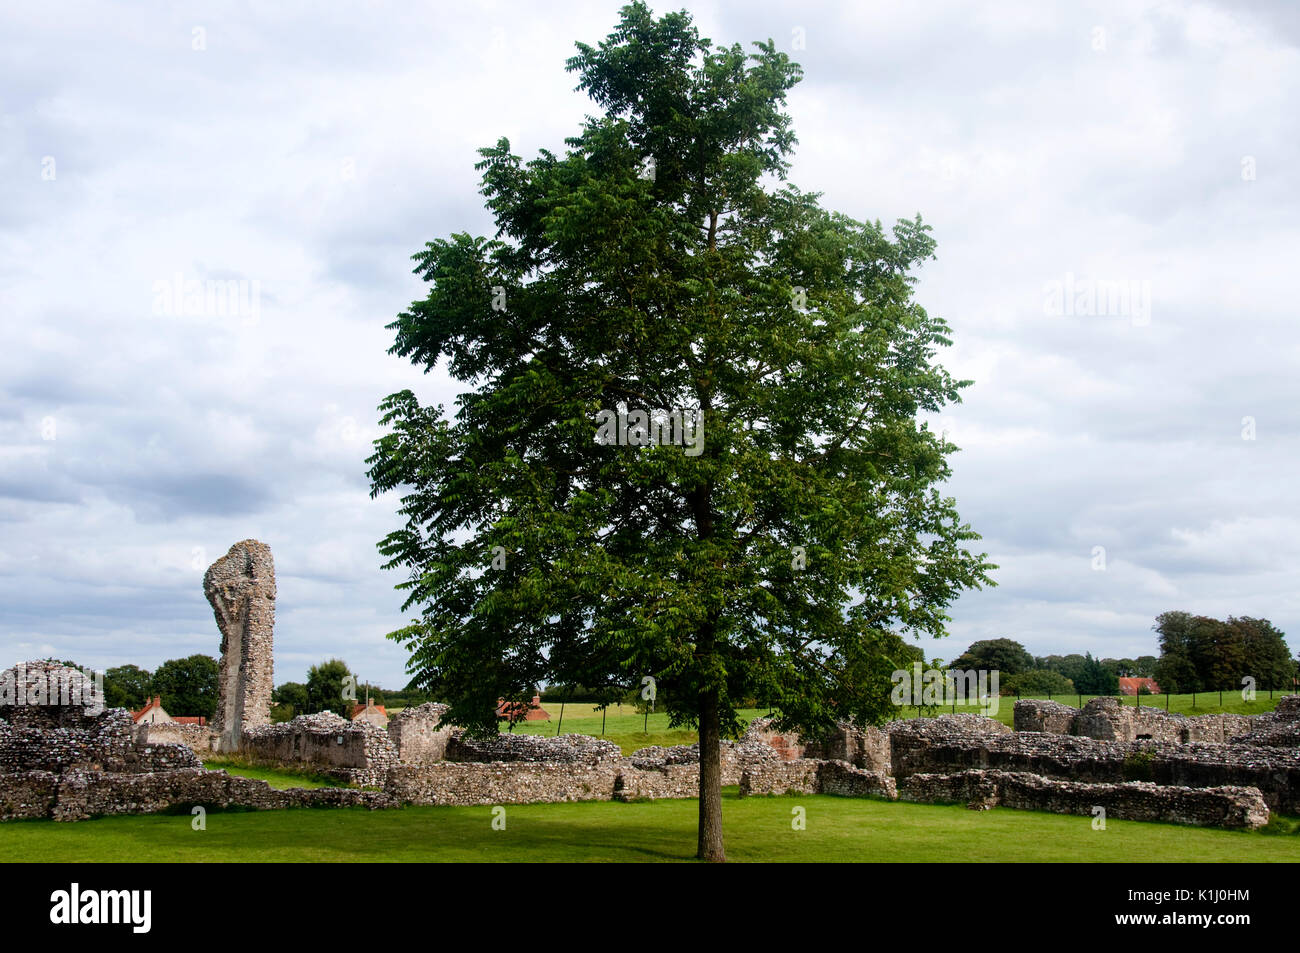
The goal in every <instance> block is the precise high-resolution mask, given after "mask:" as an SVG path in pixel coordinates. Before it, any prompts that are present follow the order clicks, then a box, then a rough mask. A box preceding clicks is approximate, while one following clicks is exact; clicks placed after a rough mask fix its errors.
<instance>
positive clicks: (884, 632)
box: [367, 3, 994, 861]
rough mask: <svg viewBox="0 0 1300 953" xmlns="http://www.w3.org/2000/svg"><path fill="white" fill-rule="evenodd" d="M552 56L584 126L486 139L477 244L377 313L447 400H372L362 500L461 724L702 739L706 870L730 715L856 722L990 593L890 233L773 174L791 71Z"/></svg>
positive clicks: (952, 397)
mask: <svg viewBox="0 0 1300 953" xmlns="http://www.w3.org/2000/svg"><path fill="white" fill-rule="evenodd" d="M577 46H578V54H577V55H576V56H574V57H573V58H572V59H570V60H569V62H568V64H567V65H568V69H569V70H570V71H572V72H575V73H576V74H577V75H578V77H579V84H578V88H579V89H581V90H585V91H586V92H587V93H588V94H589V95H590V97H591V98H592V100H593V101H594V102H595V104H596V106H597V107H598V108H599V114H598V115H596V116H594V117H589V118H588V119H587V121H586V122H585V123H584V125H583V127H582V130H581V133H580V135H578V136H576V137H575V138H571V139H569V140H567V149H566V151H565V153H564V154H563V155H556V154H553V153H552V152H550V151H546V150H543V151H541V153H540V155H539V156H538V157H537V158H535V159H532V160H530V161H528V162H524V161H523V160H522V159H521V158H520V157H518V156H516V155H514V154H512V152H511V150H510V144H509V142H507V141H506V140H505V139H502V140H499V141H498V143H497V144H496V145H495V146H493V147H491V148H486V149H483V150H481V155H482V161H481V162H480V163H479V166H478V168H479V169H480V170H481V172H482V174H483V187H482V191H483V193H484V195H485V196H486V200H487V206H488V208H489V209H490V210H491V212H492V213H493V215H494V216H495V219H496V224H497V226H498V232H497V234H496V236H495V237H494V238H492V239H487V238H484V237H475V236H471V235H468V234H453V235H451V236H450V237H449V238H445V239H438V240H436V241H432V242H430V243H428V245H427V246H426V248H425V250H424V251H422V252H420V253H418V254H417V255H416V256H414V257H415V260H416V261H417V269H416V271H417V273H419V274H420V275H422V276H423V278H424V279H425V280H426V281H427V282H429V283H430V285H431V288H430V290H429V294H428V296H427V298H425V299H423V300H420V301H417V302H415V303H413V304H412V305H411V307H410V310H408V311H406V312H404V313H403V314H401V315H400V316H399V317H398V319H397V320H396V321H395V322H394V323H393V324H391V325H390V328H392V329H393V330H394V331H395V332H396V342H395V344H394V345H393V347H392V349H391V351H392V353H395V354H398V355H401V356H403V357H408V358H410V359H411V360H412V362H414V363H415V364H416V365H418V366H420V367H423V368H425V369H426V370H428V369H432V368H433V367H434V366H435V365H436V364H437V363H438V362H439V361H440V360H442V361H445V362H446V363H445V369H446V371H447V372H448V373H449V374H450V375H451V376H453V377H454V378H456V379H457V380H459V381H461V382H463V383H464V384H465V385H466V388H467V389H466V390H465V392H463V393H461V394H460V395H459V397H458V401H457V403H458V408H457V410H456V412H455V413H454V414H448V413H446V412H444V409H443V408H442V407H441V406H438V407H430V406H422V405H421V404H420V403H419V401H418V400H417V399H416V396H415V395H414V394H413V393H412V392H411V391H409V390H408V391H401V392H399V393H395V394H393V395H391V396H389V397H388V398H387V399H386V400H385V401H384V402H383V403H382V404H381V405H380V408H381V411H382V412H383V418H382V422H383V424H384V425H385V426H386V427H387V428H389V429H388V432H387V433H386V434H385V435H384V436H383V437H382V438H380V439H379V440H378V441H376V447H375V453H374V454H373V455H372V456H371V457H370V458H369V459H368V461H367V463H368V464H369V465H370V470H369V475H370V478H371V481H372V492H373V493H374V494H379V493H383V492H385V491H389V490H396V489H399V488H400V489H401V491H402V493H403V495H402V497H401V506H400V513H401V514H402V516H403V517H404V519H405V525H404V526H403V527H402V528H400V529H398V530H396V531H394V532H393V533H391V534H389V535H388V536H387V537H386V538H385V539H384V540H383V542H382V543H381V544H380V550H381V552H382V553H383V554H384V555H385V556H386V557H387V566H388V567H390V568H398V567H401V568H405V569H407V570H408V571H409V578H407V579H406V580H405V581H404V582H402V583H401V584H400V586H399V588H400V589H404V590H405V591H406V593H407V599H406V602H405V607H406V608H410V607H415V606H418V607H420V609H421V614H420V617H419V618H418V619H415V620H413V621H412V623H411V624H410V625H409V626H407V627H405V628H403V629H401V630H399V631H397V632H394V633H392V637H393V638H394V639H396V640H398V641H399V642H402V643H404V644H406V645H408V646H409V648H410V650H411V658H410V662H409V668H408V670H409V671H410V672H411V673H412V675H413V676H414V681H413V684H416V685H418V686H419V687H421V688H424V689H426V690H430V691H434V690H436V691H437V693H438V694H439V695H441V696H443V697H444V698H445V699H446V700H447V701H448V702H449V703H450V705H451V710H450V712H449V714H448V718H449V720H452V721H455V722H457V723H459V724H462V725H465V726H467V727H468V728H470V729H471V730H475V731H482V732H494V731H496V730H497V719H496V717H495V714H494V710H495V703H496V701H497V698H498V696H503V697H507V698H514V699H522V698H524V697H525V695H526V692H527V691H528V690H529V688H530V687H531V686H532V685H534V684H536V683H541V682H545V683H559V684H571V683H572V684H583V685H608V684H611V683H618V684H620V685H623V686H628V687H633V686H641V685H644V687H643V689H642V690H643V691H648V690H650V689H651V688H653V689H654V690H655V692H656V697H657V707H658V708H659V709H660V710H666V711H667V712H668V713H669V715H670V717H671V719H672V721H673V723H674V724H680V725H690V726H696V727H697V728H698V730H699V737H700V755H701V766H700V786H699V794H700V798H699V805H700V808H699V810H700V815H699V819H700V823H699V841H698V852H699V856H700V857H701V858H704V859H707V860H715V861H716V860H723V859H725V853H724V849H723V841H722V807H721V764H720V750H721V749H720V744H721V740H722V738H724V737H726V736H733V735H735V734H736V733H737V732H739V731H740V730H741V728H742V725H741V723H740V720H739V719H738V717H737V707H738V706H739V705H740V703H741V702H742V701H743V699H745V698H746V697H751V698H753V697H757V698H764V699H770V700H771V701H772V703H773V704H775V705H776V707H777V709H778V711H779V712H780V717H781V720H782V722H783V724H784V725H786V726H789V727H796V726H797V727H800V728H802V729H804V730H806V731H808V732H810V733H814V734H815V733H821V732H824V731H826V730H828V727H829V726H830V725H832V724H833V723H834V721H835V720H836V719H837V718H848V719H852V720H854V721H857V722H859V723H862V724H865V723H869V722H877V721H880V720H882V719H884V718H885V717H887V716H888V714H890V713H891V712H892V708H891V707H890V700H889V694H890V690H891V688H892V685H891V682H890V673H891V672H892V671H893V670H894V669H897V668H902V667H904V666H905V665H906V662H907V661H908V658H907V656H906V653H905V652H904V649H905V643H904V642H903V641H902V639H901V636H903V635H914V636H917V637H919V636H920V635H921V634H928V635H933V636H940V635H943V634H945V628H944V626H945V623H946V621H947V620H948V616H947V615H946V612H945V610H946V608H947V606H948V605H950V604H951V602H952V600H953V599H955V598H956V596H957V595H958V594H959V593H960V591H961V590H962V589H964V588H969V587H978V586H980V585H983V584H986V583H988V582H989V579H988V576H987V571H988V570H989V569H991V568H994V567H992V566H991V565H990V564H988V563H987V562H986V560H985V558H984V556H983V555H976V554H973V553H971V552H970V551H968V549H967V548H966V546H965V543H966V542H967V541H969V540H974V539H978V537H977V536H976V535H975V533H974V532H972V531H971V529H970V528H969V527H968V526H967V525H965V524H964V523H962V522H961V520H960V519H959V517H958V514H957V512H956V508H955V503H954V501H953V500H952V499H950V498H947V497H944V496H943V495H942V494H941V492H940V486H941V484H942V483H943V481H944V480H945V479H946V478H947V477H948V475H949V468H948V465H947V461H946V456H947V454H949V453H950V452H952V451H953V450H955V449H956V448H955V447H953V446H952V445H951V444H949V443H947V442H946V441H945V440H944V439H943V438H942V437H941V436H939V435H938V434H937V433H935V432H934V431H933V430H931V429H929V428H928V427H925V426H923V425H920V424H919V423H918V418H919V416H920V415H921V414H923V413H925V412H937V411H939V410H940V409H941V408H942V407H944V406H945V405H946V404H948V403H950V402H954V401H957V400H958V399H959V393H958V392H959V390H960V388H961V387H962V386H963V385H964V383H965V382H960V381H955V380H953V379H952V378H951V377H950V376H949V374H948V373H947V372H946V371H944V370H943V369H942V367H940V366H939V365H938V364H936V363H935V362H934V360H933V358H934V356H935V354H936V351H937V349H938V348H939V347H940V346H944V345H947V344H948V343H949V341H948V333H949V329H948V327H947V325H946V324H945V323H944V321H943V320H941V319H940V318H938V317H935V316H933V315H930V314H928V313H927V312H926V311H925V310H924V309H923V308H922V307H920V306H919V305H918V304H917V303H916V302H915V301H913V300H912V286H913V283H914V281H915V278H914V276H913V275H912V272H913V270H914V268H915V267H916V266H917V265H918V264H919V263H921V262H923V261H924V260H926V259H928V258H931V257H933V252H934V247H935V245H934V242H933V240H932V239H931V237H930V235H929V233H928V232H929V230H928V228H927V227H926V226H925V225H923V224H922V223H921V221H920V219H919V217H918V218H917V219H916V220H912V221H900V222H899V223H898V224H897V225H896V226H894V228H893V230H892V234H891V233H887V232H886V231H885V230H884V229H882V227H881V226H880V224H879V223H878V222H877V223H872V222H864V221H856V220H854V219H852V218H849V217H848V216H845V215H841V214H839V213H836V212H831V211H827V210H825V209H823V208H821V206H820V205H819V202H818V198H819V196H817V195H815V194H807V193H804V192H801V191H799V190H798V189H796V188H794V187H792V186H790V185H786V184H783V182H784V178H785V173H786V171H787V168H788V164H787V162H786V158H787V156H789V155H790V154H791V151H792V148H793V145H794V143H795V138H794V135H793V133H792V131H791V128H790V119H789V117H788V116H787V115H786V114H785V113H784V112H783V106H784V105H785V96H786V91H787V90H788V89H790V88H791V87H792V86H793V85H794V84H795V83H796V82H797V81H798V79H799V78H800V75H801V74H800V70H799V67H798V66H796V65H795V64H793V63H791V62H790V60H789V59H788V57H787V56H786V55H784V54H783V53H779V52H777V50H776V49H775V46H774V44H773V43H772V42H771V41H768V42H765V43H757V44H754V46H755V51H754V52H752V53H749V54H746V53H745V51H744V50H743V49H742V47H741V46H739V45H735V46H731V47H717V48H715V47H714V45H713V44H712V43H711V42H710V41H709V40H706V39H702V38H700V36H699V34H698V32H697V31H696V30H695V28H694V27H693V26H692V24H691V21H690V18H689V16H687V15H686V14H685V13H675V14H668V15H666V16H664V17H662V18H660V19H655V18H654V17H653V16H652V15H651V13H650V11H649V10H648V9H647V8H646V7H645V6H644V5H643V4H639V3H638V4H633V5H631V6H628V7H625V8H624V9H623V11H622V13H621V18H620V22H619V24H618V26H617V28H616V29H615V31H614V32H613V33H612V34H611V35H610V36H609V37H608V39H607V40H605V41H604V42H602V43H600V45H599V46H597V47H592V46H588V45H585V44H578V45H577ZM642 412H645V413H646V416H645V417H642V416H641V413H642ZM615 415H617V416H616V420H617V423H618V426H617V428H616V430H615V431H614V432H613V433H610V432H609V423H610V418H611V416H615ZM669 421H673V424H672V426H669V423H668V422H669ZM643 679H645V680H646V681H645V682H643ZM649 679H653V680H654V681H653V682H650V681H648V680H649Z"/></svg>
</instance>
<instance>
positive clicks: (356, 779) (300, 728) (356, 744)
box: [241, 712, 397, 787]
mask: <svg viewBox="0 0 1300 953" xmlns="http://www.w3.org/2000/svg"><path fill="white" fill-rule="evenodd" d="M241 750H242V752H243V753H244V754H245V755H246V756H247V757H248V758H250V759H251V760H253V761H257V762H262V763H266V764H286V763H290V764H310V765H312V766H313V767H315V768H316V769H317V770H318V771H320V772H321V773H322V774H326V775H328V776H330V777H335V778H339V779H341V780H345V781H350V782H352V783H354V784H363V785H370V786H376V787H377V786H380V785H382V784H383V783H384V779H385V777H386V776H387V773H388V769H389V768H390V767H392V766H393V765H394V764H396V763H397V749H396V748H394V747H393V743H392V742H391V741H389V740H388V732H386V731H385V730H384V729H383V728H379V727H377V726H375V725H372V724H370V723H369V722H364V721H347V720H346V719H343V718H340V717H339V716H338V715H335V714H333V713H332V712H320V713H318V714H315V715H299V716H298V717H297V718H294V719H292V720H291V721H286V722H282V723H281V724H278V725H258V726H257V727H254V728H249V729H247V730H246V731H244V733H243V736H242V745H241Z"/></svg>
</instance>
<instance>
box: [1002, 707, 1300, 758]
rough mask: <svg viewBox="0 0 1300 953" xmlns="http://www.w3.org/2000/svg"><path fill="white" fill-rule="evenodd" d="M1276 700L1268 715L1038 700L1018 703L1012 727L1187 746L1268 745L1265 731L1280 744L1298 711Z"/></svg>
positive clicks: (1298, 721)
mask: <svg viewBox="0 0 1300 953" xmlns="http://www.w3.org/2000/svg"><path fill="white" fill-rule="evenodd" d="M1295 697H1300V696H1291V695H1288V696H1284V697H1283V698H1281V699H1279V700H1278V707H1277V709H1276V711H1274V712H1272V713H1269V714H1266V715H1234V714H1230V713H1220V714H1213V715H1184V714H1181V713H1178V712H1167V711H1165V710H1164V709H1163V708H1154V707H1151V706H1148V705H1126V704H1123V703H1122V702H1121V701H1120V700H1119V699H1117V698H1109V697H1104V696H1103V697H1101V698H1093V699H1091V700H1089V702H1088V703H1087V704H1086V705H1084V706H1083V708H1081V709H1080V708H1072V707H1070V706H1069V705H1062V704H1060V703H1059V702H1054V701H1045V700H1043V699H1040V698H1022V699H1021V700H1020V701H1018V702H1016V707H1015V715H1014V721H1015V727H1016V731H1038V732H1047V733H1049V734H1058V735H1079V736H1080V737H1083V738H1093V739H1096V740H1097V741H1167V742H1172V743H1176V744H1187V743H1189V742H1193V741H1206V742H1212V743H1216V744H1225V743H1229V742H1231V743H1236V744H1270V743H1272V742H1268V741H1262V740H1256V739H1257V737H1263V736H1264V735H1265V733H1269V734H1270V735H1271V736H1272V737H1274V738H1276V739H1278V740H1279V742H1280V743H1281V744H1282V745H1284V746H1291V745H1293V744H1294V743H1295V742H1293V741H1291V739H1292V738H1293V737H1296V735H1297V734H1300V711H1297V712H1296V713H1294V714H1293V713H1292V705H1293V703H1292V702H1291V701H1290V699H1291V698H1295Z"/></svg>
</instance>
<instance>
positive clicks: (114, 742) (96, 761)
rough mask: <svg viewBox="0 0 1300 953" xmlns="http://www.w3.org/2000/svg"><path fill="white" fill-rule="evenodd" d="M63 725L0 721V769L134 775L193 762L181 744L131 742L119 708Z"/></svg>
mask: <svg viewBox="0 0 1300 953" xmlns="http://www.w3.org/2000/svg"><path fill="white" fill-rule="evenodd" d="M67 724H68V725H70V726H71V727H46V728H37V727H27V726H14V725H11V724H10V723H9V722H6V721H0V773H15V772H21V771H52V772H54V773H55V774H59V773H62V772H64V771H69V770H73V769H76V768H93V769H98V770H103V771H115V772H125V773H135V774H139V773H143V772H148V771H169V770H175V769H177V768H197V767H199V759H198V757H197V756H196V755H195V754H194V752H193V751H191V750H190V749H189V748H186V747H184V746H183V745H177V744H165V743H159V744H152V743H150V744H144V745H140V744H137V743H136V737H135V725H134V724H133V723H132V721H131V713H130V712H128V711H127V710H126V709H125V708H110V709H107V710H106V711H103V712H101V713H100V714H98V715H96V716H94V717H92V718H78V719H69V720H68V722H67Z"/></svg>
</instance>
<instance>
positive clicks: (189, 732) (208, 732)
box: [135, 721, 217, 754]
mask: <svg viewBox="0 0 1300 953" xmlns="http://www.w3.org/2000/svg"><path fill="white" fill-rule="evenodd" d="M135 743H136V744H137V745H158V744H175V745H184V746H185V747H186V748H189V749H190V750H191V751H193V752H194V753H195V754H206V753H211V752H215V751H216V750H217V749H216V743H217V736H216V735H214V734H213V733H212V729H211V728H208V727H207V726H205V725H189V724H180V723H178V722H174V721H163V722H156V723H155V722H144V723H143V724H139V725H136V726H135Z"/></svg>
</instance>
